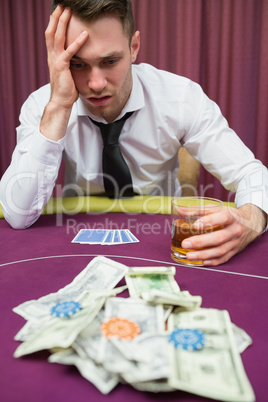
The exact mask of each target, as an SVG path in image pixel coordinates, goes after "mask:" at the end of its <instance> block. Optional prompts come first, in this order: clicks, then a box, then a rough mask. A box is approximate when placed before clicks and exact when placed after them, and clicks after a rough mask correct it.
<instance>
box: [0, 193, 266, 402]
mask: <svg viewBox="0 0 268 402" xmlns="http://www.w3.org/2000/svg"><path fill="white" fill-rule="evenodd" d="M169 214H170V198H168V197H134V199H131V200H128V199H126V200H109V199H106V198H100V197H77V198H66V199H62V198H55V199H51V200H50V201H49V203H48V205H47V207H46V208H45V210H44V212H43V214H42V216H41V217H40V218H39V220H38V221H37V222H36V223H35V224H34V225H33V226H32V227H30V228H28V229H26V230H14V229H12V228H11V227H10V226H9V225H8V223H7V222H6V221H5V220H4V219H0V244H1V253H0V303H1V304H0V308H1V310H0V313H1V314H0V317H1V334H2V335H1V341H2V342H1V359H0V367H1V375H0V400H1V401H4V402H15V401H16V402H26V401H27V402H33V401H34V402H36V401H39V402H43V401H44V402H47V401H53V402H54V401H64V402H71V401H79V402H84V401H89V400H90V401H94V402H96V401H97V402H98V401H107V400H109V402H120V401H126V400H127V401H129V402H131V401H136V400H139V402H143V401H202V400H207V399H205V398H201V397H198V396H195V395H192V394H189V393H186V392H180V391H176V392H171V393H166V394H165V393H159V394H153V393H148V392H140V391H137V390H135V389H133V388H132V387H131V386H129V385H123V384H122V385H121V384H120V385H118V386H117V387H116V388H115V389H114V390H113V391H112V392H111V393H110V394H108V395H106V396H105V395H102V394H101V393H100V392H99V391H98V390H97V389H96V388H95V387H94V385H92V384H91V383H89V382H88V381H87V380H85V379H84V378H83V377H82V376H81V375H80V374H79V373H78V371H77V369H76V368H74V367H72V366H63V365H58V364H51V363H49V362H48V361H47V358H48V356H49V353H48V352H47V351H43V352H38V353H35V354H32V355H29V356H26V357H22V358H19V359H15V358H14V357H13V353H14V351H15V349H16V348H17V346H18V344H19V343H18V342H16V341H15V340H14V339H13V338H14V336H15V334H16V333H17V332H18V331H19V330H20V329H21V327H22V326H23V325H24V323H25V320H24V319H23V318H22V317H20V316H19V315H17V314H15V313H14V312H13V311H12V308H14V307H15V306H17V305H19V304H20V303H23V302H25V301H27V300H31V299H38V298H39V297H41V296H44V295H46V294H48V293H51V292H56V291H57V290H59V289H60V288H62V287H64V286H65V285H67V284H68V283H70V282H71V281H72V280H73V279H74V277H75V276H76V275H77V274H78V273H79V272H81V271H82V270H83V269H84V268H85V267H86V265H87V264H88V263H89V262H90V261H91V260H92V259H93V258H94V257H95V256H98V255H103V256H106V257H108V258H111V259H113V260H114V261H118V262H120V263H123V264H125V265H127V266H136V267H139V266H175V267H176V276H175V277H176V280H177V282H178V284H179V286H180V288H181V290H188V291H189V292H190V293H191V294H192V295H201V296H202V299H203V302H202V307H206V308H217V309H226V310H228V312H229V314H230V317H231V320H232V322H233V323H235V324H236V325H238V326H239V327H241V328H243V329H244V330H245V331H246V332H247V333H248V334H249V335H250V336H251V338H252V339H253V344H252V345H250V346H249V347H248V348H247V349H246V350H245V351H244V352H243V353H242V355H241V356H242V360H243V364H244V367H245V370H246V373H247V375H248V378H249V380H250V382H251V384H252V387H253V389H254V392H255V395H256V400H257V401H259V402H261V401H263V402H264V401H267V389H268V387H267V373H268V354H267V340H268V337H267V331H268V320H267V307H268V272H267V261H268V247H267V240H268V234H267V233H264V234H263V235H262V236H261V237H260V238H258V239H257V240H256V241H254V242H253V243H251V244H250V245H249V246H248V247H247V248H246V249H245V250H244V251H243V252H242V253H240V254H238V255H236V256H235V257H233V258H232V259H231V260H230V261H229V262H227V263H226V264H223V265H221V266H218V267H215V268H209V267H189V266H188V267H187V266H182V265H180V264H176V263H175V262H174V261H173V260H172V259H171V257H170V217H169ZM0 216H1V217H2V218H3V215H2V214H1V211H0ZM99 228H101V229H129V230H130V231H131V232H132V233H133V234H134V235H135V236H136V237H137V238H138V239H139V242H138V243H132V244H120V245H88V244H74V243H72V239H73V238H74V237H75V235H76V234H77V232H78V231H79V230H80V229H99ZM120 284H121V283H120ZM122 284H124V283H122ZM125 295H126V296H128V293H126V294H125ZM123 296H124V294H123Z"/></svg>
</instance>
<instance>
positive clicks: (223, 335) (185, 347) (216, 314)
mask: <svg viewBox="0 0 268 402" xmlns="http://www.w3.org/2000/svg"><path fill="white" fill-rule="evenodd" d="M116 285H122V286H118V287H116ZM121 292H124V295H123V296H124V297H120V293H121ZM127 292H128V293H127ZM126 296H129V297H126ZM201 303H202V298H201V297H200V296H193V295H191V294H190V293H189V292H188V291H181V290H180V287H179V285H178V283H177V282H176V280H175V267H169V266H167V267H127V266H125V265H123V264H120V263H118V262H115V261H113V260H111V259H108V258H106V257H102V256H99V257H96V258H94V259H93V260H92V261H91V262H90V263H89V264H88V265H87V266H86V267H85V269H84V270H83V271H82V272H81V273H80V274H79V275H78V276H76V277H75V278H74V280H73V281H72V282H71V283H70V284H68V285H67V286H65V287H64V288H62V289H60V290H59V291H58V292H56V293H51V294H48V295H46V296H44V297H41V298H40V299H38V300H30V301H27V302H25V303H22V304H20V305H19V306H17V307H15V308H14V309H13V311H14V312H15V313H17V314H19V315H20V316H22V317H23V318H24V319H25V320H27V322H26V324H25V325H24V326H23V327H22V329H21V330H20V331H19V332H18V334H17V335H16V336H15V340H17V341H20V342H21V343H20V345H19V346H18V347H17V349H16V351H15V353H14V357H16V358H18V357H20V356H23V355H27V354H31V353H34V352H37V351H40V350H44V349H46V350H49V351H50V356H49V362H51V363H59V364H64V365H74V366H76V367H77V369H78V370H79V372H80V374H81V375H82V376H83V377H84V378H86V379H87V380H88V381H90V382H91V383H92V384H94V385H95V387H97V388H98V389H99V390H100V392H102V393H103V394H107V393H109V392H110V391H111V390H112V389H113V388H114V387H116V385H117V384H119V383H124V384H125V383H128V384H131V385H132V386H133V387H134V388H136V389H138V390H140V391H150V392H169V391H175V390H182V391H186V392H190V393H194V394H197V395H201V396H204V397H207V398H212V399H217V400H223V401H232V402H234V401H246V402H251V401H255V396H254V392H253V389H252V387H251V385H250V382H249V380H248V378H247V375H246V373H245V370H244V367H243V363H242V360H241V357H240V353H241V352H242V351H243V350H244V349H245V348H246V347H247V346H248V345H250V344H251V343H252V340H251V338H250V337H249V336H248V335H247V334H246V333H245V332H244V331H243V330H242V329H241V328H238V327H237V326H235V325H234V324H233V323H232V322H231V320H230V317H229V314H228V312H227V311H226V310H217V309H212V308H211V309H207V308H202V307H201Z"/></svg>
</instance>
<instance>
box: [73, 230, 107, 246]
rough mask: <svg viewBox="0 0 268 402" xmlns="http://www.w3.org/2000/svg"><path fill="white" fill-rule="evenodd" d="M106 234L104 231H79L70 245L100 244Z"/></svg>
mask: <svg viewBox="0 0 268 402" xmlns="http://www.w3.org/2000/svg"><path fill="white" fill-rule="evenodd" d="M107 234H108V230H106V229H104V230H103V229H81V230H80V231H79V232H78V234H77V235H76V236H75V238H74V239H73V240H72V243H86V244H100V243H102V242H103V240H104V239H105V238H106V236H107Z"/></svg>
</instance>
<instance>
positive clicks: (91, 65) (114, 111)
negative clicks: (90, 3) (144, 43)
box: [66, 16, 139, 122]
mask: <svg viewBox="0 0 268 402" xmlns="http://www.w3.org/2000/svg"><path fill="white" fill-rule="evenodd" d="M83 31H87V32H88V35H89V37H88V39H87V41H86V42H85V43H84V45H83V46H82V47H81V48H80V49H79V51H78V52H77V54H76V55H75V56H74V57H73V58H72V60H71V63H70V69H71V72H72V76H73V80H74V82H75V85H76V88H77V90H78V92H79V94H80V97H81V99H82V100H83V102H84V104H85V105H86V106H87V108H88V110H89V111H90V112H91V113H92V114H94V115H95V116H102V117H103V118H104V119H105V120H106V121H107V122H112V121H113V120H114V119H115V118H116V117H117V116H118V115H119V114H120V112H121V110H122V109H123V107H124V106H125V104H126V102H127V100H128V98H129V95H130V92H131V88H132V73H131V64H132V63H133V62H134V61H135V60H136V56H137V54H138V51H139V32H136V33H135V34H134V36H133V38H132V43H131V46H129V38H128V37H127V36H126V34H125V33H124V31H123V27H122V24H121V21H120V19H119V18H117V17H115V16H104V17H102V18H100V19H98V20H96V21H93V22H90V23H85V22H82V21H80V20H79V19H78V18H76V17H75V16H72V17H71V19H70V22H69V26H68V29H67V34H66V48H67V47H68V46H69V45H70V44H71V43H72V42H73V41H74V40H75V39H76V38H77V37H78V35H79V34H80V33H81V32H83Z"/></svg>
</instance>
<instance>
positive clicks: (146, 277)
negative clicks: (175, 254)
mask: <svg viewBox="0 0 268 402" xmlns="http://www.w3.org/2000/svg"><path fill="white" fill-rule="evenodd" d="M174 275H175V268H174V267H140V268H129V270H128V273H127V275H126V276H125V279H126V284H127V286H128V289H129V294H130V296H131V297H141V295H142V293H144V292H150V291H151V290H152V289H158V290H159V291H163V292H166V293H171V294H178V293H179V292H180V287H179V285H178V283H177V282H176V280H175V278H174Z"/></svg>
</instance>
